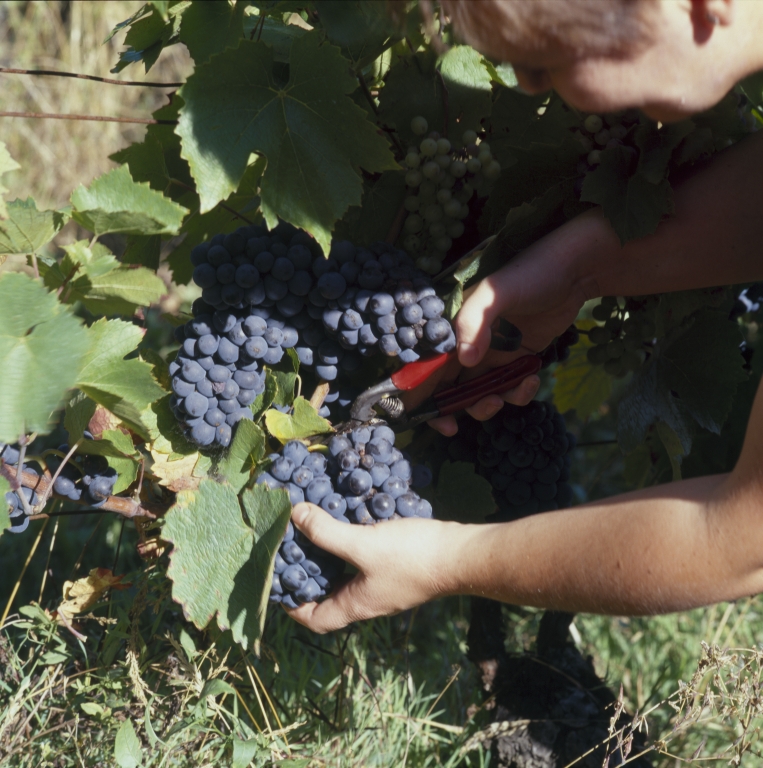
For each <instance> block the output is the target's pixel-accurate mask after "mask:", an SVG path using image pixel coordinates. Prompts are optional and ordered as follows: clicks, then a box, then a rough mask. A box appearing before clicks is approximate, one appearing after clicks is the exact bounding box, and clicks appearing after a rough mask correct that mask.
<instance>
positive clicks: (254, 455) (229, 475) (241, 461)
mask: <svg viewBox="0 0 763 768" xmlns="http://www.w3.org/2000/svg"><path fill="white" fill-rule="evenodd" d="M265 448H266V438H265V433H264V432H263V431H262V430H261V429H260V428H259V427H258V426H257V425H256V424H254V423H253V422H251V421H248V420H246V419H242V420H241V421H240V422H239V423H238V426H237V427H236V434H235V435H234V436H233V442H232V443H231V446H230V449H229V451H228V452H227V453H226V455H225V458H223V459H222V461H221V462H220V463H219V464H218V465H217V472H218V474H219V475H220V476H221V477H223V478H225V479H226V480H227V481H228V482H229V483H230V484H231V485H232V486H233V488H234V489H235V490H236V492H238V491H240V490H241V489H242V488H243V487H244V486H245V485H246V483H247V481H248V480H249V477H250V475H251V472H252V469H253V468H254V466H255V465H256V464H258V463H259V462H260V461H262V457H263V456H264V455H265Z"/></svg>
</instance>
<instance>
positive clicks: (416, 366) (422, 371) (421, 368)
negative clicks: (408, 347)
mask: <svg viewBox="0 0 763 768" xmlns="http://www.w3.org/2000/svg"><path fill="white" fill-rule="evenodd" d="M457 354H458V352H457V351H456V350H455V349H453V350H451V351H450V352H443V354H441V355H437V357H430V358H427V359H426V360H417V361H416V362H415V363H408V365H404V366H403V367H402V368H401V369H400V370H399V371H395V372H394V373H393V374H392V376H390V379H391V380H392V383H393V384H394V385H395V386H396V387H397V388H398V389H399V390H400V391H401V392H407V391H408V390H409V389H416V387H418V386H420V385H421V384H423V383H424V382H425V381H426V380H427V379H428V378H429V377H430V376H431V375H432V374H433V373H434V372H435V371H439V370H440V368H442V367H443V365H445V363H448V362H450V361H451V360H453V359H455V357H456V356H457Z"/></svg>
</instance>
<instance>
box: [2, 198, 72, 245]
mask: <svg viewBox="0 0 763 768" xmlns="http://www.w3.org/2000/svg"><path fill="white" fill-rule="evenodd" d="M6 215H7V218H6V219H5V220H4V221H2V222H0V254H5V253H34V252H35V251H36V250H37V249H38V248H41V247H42V246H43V245H45V244H46V243H48V242H50V241H51V240H52V239H53V237H54V235H55V234H56V232H58V230H59V229H61V227H63V226H64V224H66V222H67V219H68V216H67V214H66V213H65V212H63V211H38V210H37V205H36V204H35V202H34V200H32V198H31V197H28V198H27V199H26V200H13V201H12V202H10V203H8V205H7V210H6Z"/></svg>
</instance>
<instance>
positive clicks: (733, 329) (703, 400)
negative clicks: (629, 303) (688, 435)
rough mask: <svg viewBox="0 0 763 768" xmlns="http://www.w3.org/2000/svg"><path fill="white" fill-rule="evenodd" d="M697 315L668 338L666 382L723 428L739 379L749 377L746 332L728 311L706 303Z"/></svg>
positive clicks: (707, 422) (700, 415) (711, 426)
mask: <svg viewBox="0 0 763 768" xmlns="http://www.w3.org/2000/svg"><path fill="white" fill-rule="evenodd" d="M691 320H692V322H690V323H689V324H688V327H687V328H686V329H685V330H682V331H680V332H678V333H677V334H675V335H673V336H671V337H669V338H668V339H666V343H665V346H664V348H663V351H662V354H661V355H660V358H659V361H658V364H659V367H660V373H661V376H660V379H661V383H662V385H663V387H664V388H665V389H667V390H668V391H670V392H674V393H675V395H677V396H678V398H679V399H680V401H681V404H682V406H683V407H684V408H685V409H686V410H687V411H688V412H689V413H690V414H691V416H692V417H693V418H694V420H695V421H696V422H697V423H698V424H699V425H700V426H701V427H704V428H705V429H707V430H710V431H711V432H714V433H715V434H720V431H721V427H722V426H723V424H724V423H725V421H726V418H727V417H728V415H729V412H730V410H731V404H732V401H733V399H734V394H735V392H736V388H737V385H738V384H740V383H741V382H743V381H746V380H747V377H748V375H747V373H745V371H744V369H743V367H742V366H743V365H744V358H743V357H742V355H741V353H740V351H739V345H740V344H741V342H742V335H741V333H740V331H739V326H738V325H737V324H736V323H735V322H733V321H731V320H729V319H728V316H727V315H726V313H724V312H719V311H717V310H712V309H703V310H700V311H699V312H697V313H695V314H694V315H693V316H692V318H691ZM708 360H711V361H712V365H708V364H707V363H708Z"/></svg>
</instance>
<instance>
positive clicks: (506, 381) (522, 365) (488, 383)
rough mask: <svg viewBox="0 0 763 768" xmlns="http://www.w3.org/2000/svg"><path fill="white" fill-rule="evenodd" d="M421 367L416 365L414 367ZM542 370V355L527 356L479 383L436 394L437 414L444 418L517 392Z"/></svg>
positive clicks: (470, 381) (458, 386)
mask: <svg viewBox="0 0 763 768" xmlns="http://www.w3.org/2000/svg"><path fill="white" fill-rule="evenodd" d="M417 364H418V363H414V365H417ZM540 367H541V359H540V357H538V355H525V356H524V357H520V358H519V359H518V360H514V362H511V363H509V364H508V365H504V366H503V367H501V368H493V369H492V370H490V371H488V372H487V373H483V374H482V376H478V377H477V378H476V379H470V380H469V381H465V382H463V383H461V384H456V386H455V387H450V389H445V390H443V391H442V392H437V393H435V395H434V400H435V403H436V404H437V410H438V411H439V412H440V415H441V416H447V415H448V414H450V413H455V412H456V411H462V410H463V409H464V408H468V407H469V406H470V405H474V404H475V403H476V402H477V401H478V400H481V399H482V398H483V397H487V396H488V395H500V394H501V393H502V392H506V391H508V390H509V389H514V387H516V386H518V385H519V384H520V383H521V382H522V381H523V380H524V379H526V378H527V377H528V376H532V375H533V374H534V373H537V372H538V371H539V370H540Z"/></svg>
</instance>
